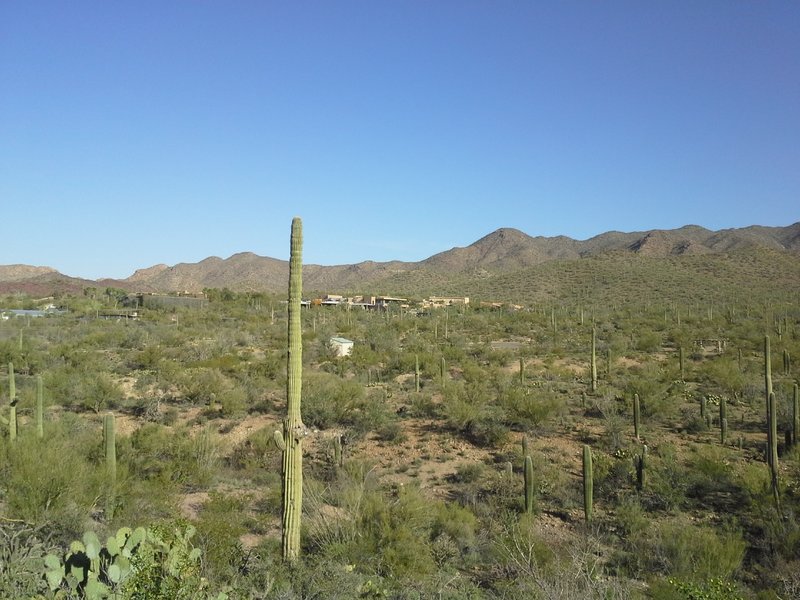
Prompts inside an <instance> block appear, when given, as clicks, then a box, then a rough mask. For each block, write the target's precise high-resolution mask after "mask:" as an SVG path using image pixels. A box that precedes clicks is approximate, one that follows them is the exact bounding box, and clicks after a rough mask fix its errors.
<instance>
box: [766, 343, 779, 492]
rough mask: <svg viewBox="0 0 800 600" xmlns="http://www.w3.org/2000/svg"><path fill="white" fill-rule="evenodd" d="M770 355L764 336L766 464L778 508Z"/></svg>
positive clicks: (775, 428)
mask: <svg viewBox="0 0 800 600" xmlns="http://www.w3.org/2000/svg"><path fill="white" fill-rule="evenodd" d="M771 362H772V355H771V353H770V347H769V336H768V335H766V336H764V387H765V388H766V394H767V464H768V465H769V471H770V479H771V487H772V496H773V498H774V499H775V504H776V506H778V507H780V491H779V486H778V416H777V410H776V407H775V393H774V392H773V390H772V364H771Z"/></svg>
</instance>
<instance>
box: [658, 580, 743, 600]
mask: <svg viewBox="0 0 800 600" xmlns="http://www.w3.org/2000/svg"><path fill="white" fill-rule="evenodd" d="M651 596H652V597H653V598H659V599H661V600H744V596H742V595H741V593H740V592H739V590H738V587H737V586H736V584H735V583H732V582H730V581H723V580H722V579H711V580H709V581H703V582H695V581H684V580H682V579H677V578H674V577H669V578H667V579H661V580H658V581H655V582H654V583H653V584H652V586H651Z"/></svg>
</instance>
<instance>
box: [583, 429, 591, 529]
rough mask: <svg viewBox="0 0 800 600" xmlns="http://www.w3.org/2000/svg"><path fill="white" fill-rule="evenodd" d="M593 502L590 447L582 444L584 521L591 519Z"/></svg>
mask: <svg viewBox="0 0 800 600" xmlns="http://www.w3.org/2000/svg"><path fill="white" fill-rule="evenodd" d="M593 502H594V477H593V471H592V449H591V447H590V446H589V445H588V444H586V445H584V446H583V514H584V517H586V522H587V523H590V522H591V521H592V504H593Z"/></svg>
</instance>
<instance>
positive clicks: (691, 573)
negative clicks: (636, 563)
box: [658, 519, 746, 582]
mask: <svg viewBox="0 0 800 600" xmlns="http://www.w3.org/2000/svg"><path fill="white" fill-rule="evenodd" d="M659 533H660V542H659V547H658V554H659V556H660V558H661V559H662V560H663V562H664V567H665V571H666V572H667V573H668V574H670V575H671V576H673V577H678V578H682V579H686V580H688V581H699V582H703V581H708V580H711V579H722V580H730V579H732V578H733V576H734V575H735V574H736V573H737V572H738V570H739V568H740V567H741V564H742V559H743V558H744V552H745V547H746V544H745V541H744V539H743V537H742V532H741V531H739V530H738V529H736V528H734V527H731V526H725V527H715V528H711V527H708V526H705V525H694V524H692V523H689V522H687V521H685V520H682V519H679V520H674V521H667V522H665V523H662V524H661V525H660V527H659Z"/></svg>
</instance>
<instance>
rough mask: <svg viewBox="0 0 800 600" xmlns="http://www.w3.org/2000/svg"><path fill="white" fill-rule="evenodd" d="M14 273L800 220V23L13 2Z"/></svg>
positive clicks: (729, 0)
mask: <svg viewBox="0 0 800 600" xmlns="http://www.w3.org/2000/svg"><path fill="white" fill-rule="evenodd" d="M0 205H1V206H2V209H3V210H2V213H3V217H2V228H0V231H1V232H2V233H0V264H14V263H23V264H33V265H47V266H51V267H54V268H56V269H58V270H60V271H61V272H63V273H66V274H68V275H73V276H81V277H90V278H97V277H103V276H107V277H127V276H129V275H131V274H132V273H133V271H134V270H135V269H137V268H141V267H148V266H151V265H153V264H156V263H166V264H170V265H173V264H176V263H179V262H196V261H199V260H202V259H203V258H206V257H208V256H220V257H223V258H225V257H228V256H230V255H231V254H234V253H236V252H242V251H251V252H255V253H256V254H260V255H263V256H272V257H275V258H280V259H286V258H288V252H289V228H290V222H291V218H292V217H293V216H294V215H299V216H301V217H303V222H304V233H305V248H304V262H306V263H315V264H325V265H331V264H349V263H356V262H360V261H362V260H377V261H386V260H392V259H400V260H410V261H416V260H421V259H423V258H426V257H428V256H430V255H431V254H434V253H436V252H440V251H443V250H447V249H449V248H452V247H454V246H466V245H468V244H470V243H472V242H474V241H475V240H477V239H478V238H480V237H482V236H484V235H486V234H488V233H490V232H492V231H494V230H495V229H497V228H499V227H515V228H517V229H520V230H522V231H524V232H526V233H528V234H530V235H534V236H536V235H544V236H554V235H560V234H564V235H568V236H570V237H573V238H576V239H586V238H588V237H591V236H593V235H597V234H599V233H602V232H604V231H608V230H620V231H639V230H644V229H651V228H662V229H668V228H675V227H680V226H682V225H685V224H690V223H692V224H698V225H702V226H704V227H707V228H709V229H720V228H727V227H740V226H746V225H751V224H761V225H789V224H791V223H793V222H795V221H798V220H800V2H797V1H795V0H791V1H785V2H771V1H758V2H756V1H738V0H724V1H712V0H704V1H702V2H698V1H696V0H690V1H685V2H683V1H676V0H670V1H668V2H642V1H641V0H632V1H629V2H622V1H613V0H611V1H608V2H597V1H581V2H578V1H564V2H561V1H559V2H539V1H524V2H518V1H511V0H508V1H494V0H492V1H490V0H485V1H482V2H476V1H471V0H457V1H446V0H436V1H433V2H430V1H425V2H422V1H410V0H409V1H407V0H403V1H396V0H393V1H389V0H378V1H374V0H364V1H359V2H349V1H338V0H337V1H329V0H325V1H320V2H305V1H299V2H294V1H292V2H283V1H281V2H277V1H253V2H245V1H240V2H236V1H232V2H222V1H210V0H209V1H191V2H189V1H185V2H181V1H168V2H164V1H161V0H159V1H136V2H100V1H95V2H85V1H71V2H63V1H58V2H46V1H32V2H23V1H11V0H9V1H6V2H2V3H0Z"/></svg>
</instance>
